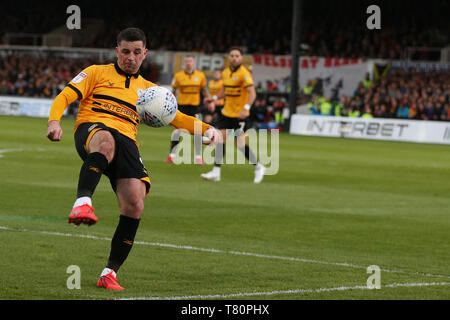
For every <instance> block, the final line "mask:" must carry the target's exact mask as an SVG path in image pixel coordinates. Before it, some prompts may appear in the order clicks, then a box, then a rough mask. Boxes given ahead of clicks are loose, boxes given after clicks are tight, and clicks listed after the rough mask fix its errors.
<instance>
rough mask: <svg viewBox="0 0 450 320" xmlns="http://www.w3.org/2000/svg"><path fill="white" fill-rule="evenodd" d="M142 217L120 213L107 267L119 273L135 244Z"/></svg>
mask: <svg viewBox="0 0 450 320" xmlns="http://www.w3.org/2000/svg"><path fill="white" fill-rule="evenodd" d="M139 221H141V220H140V219H134V218H130V217H127V216H124V215H120V219H119V224H118V225H117V228H116V232H115V233H114V236H113V238H112V240H111V251H110V254H109V259H108V263H107V265H106V267H107V268H110V269H113V270H114V272H116V273H117V271H119V268H120V266H121V265H122V264H123V263H124V261H125V260H126V258H127V257H128V254H129V253H130V250H131V248H132V246H133V242H134V237H135V236H136V231H137V229H138V226H139Z"/></svg>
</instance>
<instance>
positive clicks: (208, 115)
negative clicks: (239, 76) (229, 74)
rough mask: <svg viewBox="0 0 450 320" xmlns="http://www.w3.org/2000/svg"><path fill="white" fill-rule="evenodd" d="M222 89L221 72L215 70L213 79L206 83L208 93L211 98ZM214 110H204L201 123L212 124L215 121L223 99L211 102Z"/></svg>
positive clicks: (219, 112)
mask: <svg viewBox="0 0 450 320" xmlns="http://www.w3.org/2000/svg"><path fill="white" fill-rule="evenodd" d="M222 88H223V80H222V70H221V69H216V70H214V73H213V78H212V79H211V80H209V82H208V91H209V94H210V95H211V96H216V95H218V94H219V92H220V91H221V90H222ZM213 103H214V105H215V108H214V109H215V110H214V111H211V110H209V108H205V109H204V111H203V121H204V122H206V123H212V122H213V121H214V120H216V119H217V118H218V117H219V115H220V114H221V112H222V108H223V105H224V103H225V101H224V99H220V100H216V101H213Z"/></svg>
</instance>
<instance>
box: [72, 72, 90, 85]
mask: <svg viewBox="0 0 450 320" xmlns="http://www.w3.org/2000/svg"><path fill="white" fill-rule="evenodd" d="M86 77H87V73H84V72H80V73H79V74H78V75H77V76H76V77H75V78H73V79H72V82H73V83H80V82H81V81H83V80H84V79H86Z"/></svg>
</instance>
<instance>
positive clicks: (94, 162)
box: [47, 28, 217, 290]
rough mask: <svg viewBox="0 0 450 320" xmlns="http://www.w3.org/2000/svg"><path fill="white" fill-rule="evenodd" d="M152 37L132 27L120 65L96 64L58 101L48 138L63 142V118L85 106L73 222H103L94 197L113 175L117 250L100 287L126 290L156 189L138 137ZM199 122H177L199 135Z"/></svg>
mask: <svg viewBox="0 0 450 320" xmlns="http://www.w3.org/2000/svg"><path fill="white" fill-rule="evenodd" d="M147 53H148V50H147V49H146V37H145V34H144V33H143V32H142V30H140V29H137V28H127V29H125V30H123V31H121V32H120V33H119V34H118V36H117V47H116V54H117V62H116V63H114V64H108V65H92V66H90V67H88V68H86V69H84V70H83V71H82V72H81V73H79V74H78V75H77V76H76V77H75V78H73V79H72V81H70V83H69V84H68V85H67V86H66V87H65V88H64V90H63V91H62V92H61V93H60V94H59V95H58V96H57V97H56V98H55V100H54V101H53V104H52V107H51V111H50V117H49V121H48V129H47V137H48V138H49V139H50V140H51V141H60V140H61V138H62V134H63V132H62V129H61V126H60V119H61V117H62V114H63V112H64V110H65V109H66V108H67V107H68V106H69V105H70V104H71V103H72V102H74V101H75V100H76V99H78V100H80V102H81V103H80V107H79V112H78V116H77V120H76V123H75V134H74V135H75V145H76V149H77V152H78V154H79V155H80V157H81V158H82V160H83V161H84V162H83V165H82V166H81V170H80V175H79V180H78V188H77V198H76V201H75V203H74V206H73V209H72V212H71V213H70V215H69V223H74V224H75V225H79V224H88V225H91V224H94V223H96V222H97V221H98V219H97V217H96V216H95V214H94V208H93V207H92V200H91V198H92V195H93V193H94V191H95V188H96V186H97V184H98V182H99V181H100V178H101V176H102V174H105V175H106V176H108V178H109V180H110V182H111V186H112V188H113V190H114V192H115V193H116V196H117V199H118V203H119V207H120V216H119V224H118V226H117V228H116V231H115V233H114V236H113V238H112V241H111V251H110V255H109V258H108V261H107V264H106V267H105V268H104V270H103V271H102V273H101V275H100V278H99V280H98V283H97V285H98V286H99V287H103V288H106V289H113V290H123V288H122V287H121V286H120V285H119V284H118V283H117V278H116V273H117V271H118V270H119V268H120V266H121V265H122V264H123V263H124V261H125V259H126V258H127V256H128V254H129V252H130V250H131V247H132V245H133V241H134V237H135V235H136V231H137V229H138V225H139V221H140V219H141V216H142V211H143V209H144V198H145V196H146V195H147V193H148V192H149V190H150V178H149V176H148V173H147V170H146V169H145V167H144V164H143V163H142V160H141V157H140V154H139V148H138V144H137V142H136V133H137V129H138V127H139V123H140V117H139V116H138V114H137V113H136V103H137V100H138V94H139V92H140V91H141V90H145V89H147V88H149V87H152V86H155V84H153V83H152V82H150V81H147V80H145V79H144V78H143V77H142V76H140V75H139V68H140V66H141V64H142V62H143V60H144V59H145V57H146V55H147ZM196 121H200V120H198V119H196V118H194V117H190V116H187V115H185V114H183V113H181V112H177V114H176V117H175V119H174V120H173V122H172V123H171V124H172V125H173V126H174V127H175V128H183V129H187V130H188V131H189V132H191V133H193V132H194V122H196ZM202 133H203V134H204V135H205V136H207V137H212V139H213V140H214V139H216V137H217V132H216V130H215V129H214V128H213V127H211V126H209V125H207V124H205V123H202Z"/></svg>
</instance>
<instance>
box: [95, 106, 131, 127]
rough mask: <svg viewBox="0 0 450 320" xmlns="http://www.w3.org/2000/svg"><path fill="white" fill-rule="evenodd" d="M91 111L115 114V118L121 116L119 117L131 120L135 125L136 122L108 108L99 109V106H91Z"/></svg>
mask: <svg viewBox="0 0 450 320" xmlns="http://www.w3.org/2000/svg"><path fill="white" fill-rule="evenodd" d="M92 111H95V112H101V113H106V114H110V115H112V116H115V117H117V118H121V119H123V120H127V121H128V122H131V123H132V124H134V125H135V126H136V125H137V123H136V122H134V121H133V120H131V119H130V118H127V117H124V116H121V115H120V114H117V113H115V112H112V111H109V110H105V109H99V108H92Z"/></svg>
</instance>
